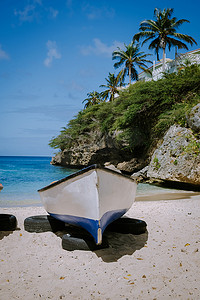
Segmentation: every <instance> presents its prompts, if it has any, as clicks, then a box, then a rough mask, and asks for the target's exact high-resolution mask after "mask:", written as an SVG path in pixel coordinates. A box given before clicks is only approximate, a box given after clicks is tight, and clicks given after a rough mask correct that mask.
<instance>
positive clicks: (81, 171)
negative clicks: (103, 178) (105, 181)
mask: <svg viewBox="0 0 200 300" xmlns="http://www.w3.org/2000/svg"><path fill="white" fill-rule="evenodd" d="M96 169H100V170H104V171H105V172H108V173H112V174H115V175H118V176H121V177H125V178H127V179H130V180H131V181H134V182H136V180H135V179H134V178H132V177H131V176H129V175H126V174H122V173H119V172H117V171H114V170H111V169H109V168H106V167H103V166H101V165H98V164H94V165H91V166H89V167H86V168H83V169H81V170H79V171H77V172H75V173H73V174H70V175H68V176H67V177H64V178H62V179H59V180H57V181H55V182H53V183H51V184H49V185H47V186H45V187H43V188H41V189H39V190H38V192H43V191H46V190H48V189H50V188H52V187H55V186H56V185H59V184H60V183H63V182H65V181H68V180H70V179H72V178H75V177H77V176H79V175H82V174H84V173H87V172H88V171H90V170H96Z"/></svg>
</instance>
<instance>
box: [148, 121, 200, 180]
mask: <svg viewBox="0 0 200 300" xmlns="http://www.w3.org/2000/svg"><path fill="white" fill-rule="evenodd" d="M147 177H150V178H155V179H159V180H167V181H174V182H179V183H187V184H193V185H200V140H198V139H197V138H196V137H195V136H194V134H193V132H192V130H191V129H188V128H182V127H180V126H177V125H173V126H171V127H170V129H169V130H168V132H167V133H166V135H165V136H164V138H163V142H162V144H161V145H160V146H159V147H158V148H157V149H156V150H155V152H154V154H153V156H152V158H151V162H150V164H149V168H148V172H147Z"/></svg>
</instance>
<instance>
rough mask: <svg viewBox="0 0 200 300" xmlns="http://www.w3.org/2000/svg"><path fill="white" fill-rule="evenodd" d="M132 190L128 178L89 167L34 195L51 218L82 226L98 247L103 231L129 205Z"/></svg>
mask: <svg viewBox="0 0 200 300" xmlns="http://www.w3.org/2000/svg"><path fill="white" fill-rule="evenodd" d="M136 189H137V183H136V181H135V180H134V179H132V178H131V177H130V176H127V175H123V174H121V173H119V172H116V171H113V170H110V169H108V168H104V167H102V166H99V165H92V166H90V167H87V168H84V169H82V170H80V171H78V172H76V173H74V174H71V175H69V176H67V177H66V178H63V179H61V180H58V181H56V182H54V183H52V184H50V185H48V186H46V187H44V188H42V189H40V190H38V192H39V194H40V197H41V200H42V203H43V205H44V208H45V209H46V211H47V212H48V213H49V214H50V215H51V216H53V217H54V218H56V219H59V220H61V221H64V222H65V223H68V224H73V225H78V226H81V227H83V228H84V229H86V230H87V231H88V232H89V233H90V234H91V235H92V236H93V237H94V240H95V242H96V244H101V242H102V235H103V232H104V230H105V228H106V227H107V226H108V225H109V224H110V223H111V222H113V221H114V220H116V219H118V218H120V217H121V216H122V215H124V214H125V213H126V212H127V211H128V210H129V208H130V207H131V206H132V204H133V201H134V200H135V194H136Z"/></svg>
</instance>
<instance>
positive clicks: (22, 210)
mask: <svg viewBox="0 0 200 300" xmlns="http://www.w3.org/2000/svg"><path fill="white" fill-rule="evenodd" d="M191 195H192V196H191ZM168 196H169V195H168ZM168 196H167V195H166V197H165V196H163V195H162V200H160V201H151V200H155V199H156V200H158V199H159V197H157V198H153V197H152V195H151V196H150V197H149V198H148V197H143V199H141V198H142V197H138V199H137V200H136V201H135V203H134V204H133V206H132V208H131V209H130V210H129V211H128V213H127V216H129V217H132V218H137V219H141V220H144V221H145V222H146V223H147V232H146V233H144V234H141V235H138V236H137V235H131V234H119V233H107V237H108V241H109V245H110V247H109V248H108V249H103V250H98V251H95V252H91V251H80V250H75V251H66V250H64V249H62V246H61V237H60V236H61V234H60V233H59V232H58V233H56V234H54V233H52V232H46V233H29V232H26V231H25V230H24V219H25V218H27V217H29V216H33V215H40V214H46V212H45V210H44V209H43V207H16V208H0V213H7V214H14V215H15V216H16V218H17V220H18V229H17V230H16V231H14V232H0V299H1V300H10V299H26V300H32V299H45V300H46V299H84V300H85V299H107V300H108V299H112V300H114V299H115V300H116V299H142V300H144V299H145V300H146V299H151V300H153V299H157V300H159V299H184V300H185V299H200V288H199V282H200V272H199V269H200V195H198V194H195V193H194V194H190V193H187V195H186V193H185V197H184V196H182V197H177V195H175V194H174V197H173V199H172V196H171V198H170V200H169V197H168ZM179 196H180V195H179ZM165 198H166V199H165ZM179 198H181V199H179ZM143 200H146V201H143Z"/></svg>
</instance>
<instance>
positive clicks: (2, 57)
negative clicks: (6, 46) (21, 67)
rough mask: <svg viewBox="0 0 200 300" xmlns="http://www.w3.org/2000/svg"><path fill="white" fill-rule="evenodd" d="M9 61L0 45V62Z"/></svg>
mask: <svg viewBox="0 0 200 300" xmlns="http://www.w3.org/2000/svg"><path fill="white" fill-rule="evenodd" d="M6 59H9V55H8V54H7V53H6V52H5V51H4V50H3V49H2V47H1V45H0V60H6Z"/></svg>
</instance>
